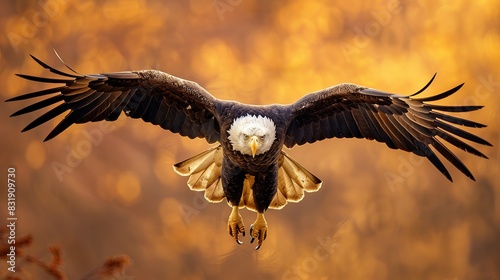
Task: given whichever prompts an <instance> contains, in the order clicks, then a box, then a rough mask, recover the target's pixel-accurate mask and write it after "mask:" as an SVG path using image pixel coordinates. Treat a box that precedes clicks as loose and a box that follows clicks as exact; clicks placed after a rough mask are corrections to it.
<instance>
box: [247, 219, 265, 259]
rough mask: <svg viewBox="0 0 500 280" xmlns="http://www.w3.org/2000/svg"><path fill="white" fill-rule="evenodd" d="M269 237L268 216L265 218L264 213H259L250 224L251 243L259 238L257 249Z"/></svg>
mask: <svg viewBox="0 0 500 280" xmlns="http://www.w3.org/2000/svg"><path fill="white" fill-rule="evenodd" d="M266 237H267V222H266V218H264V213H257V219H256V220H255V222H254V223H253V224H252V225H251V226H250V243H253V241H254V240H255V239H257V247H255V250H259V248H260V246H261V245H262V242H263V241H264V240H265V239H266Z"/></svg>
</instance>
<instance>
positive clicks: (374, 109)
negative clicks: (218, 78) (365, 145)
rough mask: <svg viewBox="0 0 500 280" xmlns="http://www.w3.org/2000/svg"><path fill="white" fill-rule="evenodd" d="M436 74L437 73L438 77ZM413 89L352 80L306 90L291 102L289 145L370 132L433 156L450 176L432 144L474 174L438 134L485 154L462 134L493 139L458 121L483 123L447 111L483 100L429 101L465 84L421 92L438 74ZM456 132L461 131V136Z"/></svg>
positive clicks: (473, 138)
mask: <svg viewBox="0 0 500 280" xmlns="http://www.w3.org/2000/svg"><path fill="white" fill-rule="evenodd" d="M435 76H436V75H434V77H435ZM434 77H432V79H431V81H430V82H429V83H428V84H427V85H426V86H425V87H424V88H422V89H421V90H420V91H418V92H417V93H415V94H412V95H408V96H404V95H398V94H391V93H386V92H382V91H378V90H374V89H370V88H366V87H362V86H358V85H354V84H340V85H336V86H333V87H330V88H327V89H324V90H321V91H317V92H314V93H311V94H308V95H306V96H304V97H303V98H301V99H300V100H298V101H297V102H295V103H293V104H291V105H290V111H291V112H292V116H293V120H292V122H291V124H290V126H289V128H288V130H287V132H286V139H285V145H286V146H287V147H289V148H291V147H293V146H294V145H296V144H297V145H302V144H305V143H313V142H316V141H319V140H323V139H326V138H333V137H337V138H344V137H345V138H352V137H356V138H366V139H369V140H373V139H375V140H376V141H379V142H384V143H386V144H387V146H388V147H389V148H392V149H401V150H405V151H409V152H412V153H414V154H417V155H419V156H424V157H427V159H429V160H430V161H431V162H432V164H434V166H435V167H436V168H437V169H438V170H439V171H441V173H443V175H445V176H446V178H448V179H449V180H450V181H452V179H451V176H450V174H449V173H448V170H446V168H445V166H444V165H443V164H442V162H441V161H440V160H439V158H438V157H437V156H436V154H435V153H434V151H433V150H432V149H431V148H430V147H432V148H434V149H435V150H436V151H438V152H439V153H440V154H441V155H443V156H444V157H445V158H446V159H447V160H448V161H450V162H451V163H452V164H453V165H454V166H455V167H456V168H458V169H459V170H460V171H462V172H463V173H464V174H465V175H466V176H467V177H469V178H471V179H472V180H475V179H474V176H473V175H472V173H471V172H470V171H469V170H468V169H467V167H466V166H465V165H464V164H463V163H462V161H460V159H458V158H457V156H456V155H455V154H453V153H452V152H451V151H450V150H449V149H448V148H447V147H446V146H445V145H443V143H442V142H441V141H440V139H443V140H445V141H447V142H448V143H450V144H452V145H454V146H456V147H458V148H460V149H462V150H464V151H466V152H469V153H471V154H474V155H477V156H480V157H483V158H487V157H486V156H485V155H484V154H482V153H481V152H479V151H478V150H477V149H475V148H474V147H472V146H471V145H469V144H467V143H465V142H464V141H462V140H461V139H460V138H463V139H466V140H469V141H472V142H475V143H478V144H483V145H488V146H491V144H490V143H488V142H487V141H485V140H484V139H481V138H480V137H478V136H475V135H474V134H471V133H469V132H466V131H464V130H462V129H460V128H457V127H456V126H453V124H455V125H462V126H468V127H485V125H483V124H480V123H477V122H473V121H470V120H466V119H463V118H459V117H455V116H451V115H448V114H447V112H469V111H474V110H478V109H480V108H482V107H483V106H443V105H434V104H428V103H427V102H429V101H436V100H440V99H443V98H446V97H447V96H449V95H451V94H453V93H455V92H456V91H458V90H459V89H460V88H461V87H462V85H463V84H461V85H459V86H457V87H454V88H452V89H450V90H448V91H446V92H443V93H441V94H438V95H434V96H431V97H422V98H418V97H417V96H418V94H420V93H421V92H423V91H424V90H425V89H426V88H427V87H428V86H429V85H430V84H431V83H432V81H433V80H434ZM456 136H458V137H460V138H457V137H456Z"/></svg>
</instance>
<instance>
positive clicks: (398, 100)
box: [7, 56, 491, 249]
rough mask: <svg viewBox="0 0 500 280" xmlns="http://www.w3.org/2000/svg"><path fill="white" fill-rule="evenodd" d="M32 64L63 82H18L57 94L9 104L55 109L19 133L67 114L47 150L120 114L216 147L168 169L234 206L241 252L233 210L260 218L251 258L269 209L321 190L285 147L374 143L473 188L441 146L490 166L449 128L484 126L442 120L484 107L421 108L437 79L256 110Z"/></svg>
mask: <svg viewBox="0 0 500 280" xmlns="http://www.w3.org/2000/svg"><path fill="white" fill-rule="evenodd" d="M32 58H33V59H34V60H35V61H36V62H37V63H38V64H40V65H41V66H42V67H44V68H46V69H48V70H50V71H51V72H53V73H55V74H57V75H60V76H61V77H59V78H44V77H37V76H30V75H24V74H18V76H20V77H22V78H25V79H27V80H31V81H35V82H44V83H50V84H62V85H61V86H57V87H53V88H49V89H44V90H40V91H36V92H32V93H27V94H24V95H20V96H17V97H14V98H11V99H9V100H7V101H18V100H25V99H31V98H35V97H41V96H50V97H48V98H46V99H43V100H41V101H38V102H36V103H33V104H31V105H29V106H27V107H25V108H23V109H21V110H19V111H17V112H15V113H13V114H12V116H18V115H22V114H26V113H30V112H33V111H36V110H39V109H42V108H46V107H47V106H51V105H54V104H58V105H56V106H55V107H53V108H52V109H50V110H49V111H47V112H46V113H44V114H42V115H41V116H39V117H38V118H36V119H35V120H34V121H33V122H31V123H30V124H28V125H27V126H26V127H25V128H24V129H23V131H27V130H30V129H32V128H34V127H37V126H39V125H41V124H43V123H45V122H47V121H48V120H51V119H53V118H54V117H56V116H58V115H60V114H62V113H64V112H67V111H69V113H68V114H66V115H65V117H64V118H63V119H62V121H61V122H60V123H59V124H58V125H57V126H56V127H55V128H54V129H53V130H52V131H51V132H50V133H49V135H48V136H47V137H46V138H45V141H47V140H50V139H52V138H54V137H55V136H57V135H58V134H59V133H61V132H62V131H64V130H65V129H67V128H68V127H69V126H71V125H72V124H75V123H86V122H95V121H102V120H107V121H114V120H116V119H117V118H118V117H119V116H120V115H121V113H122V112H124V113H125V115H126V116H128V117H131V118H140V119H142V120H144V121H145V122H149V123H152V124H154V125H159V126H160V127H162V128H163V129H166V130H170V131H171V132H174V133H179V134H180V135H182V136H187V137H189V138H192V139H193V138H197V137H199V138H205V139H206V141H207V142H208V143H217V145H216V146H214V147H212V148H211V149H209V150H207V151H205V152H203V153H201V154H199V155H196V156H194V157H192V158H190V159H188V160H185V161H183V162H180V163H178V164H175V165H174V170H175V171H176V172H177V173H179V174H180V175H182V176H189V179H188V186H189V187H190V189H191V190H195V191H204V192H205V198H206V199H207V200H208V201H210V202H220V201H222V200H223V199H224V198H226V199H227V202H228V204H229V205H230V206H231V207H232V211H231V214H230V215H229V220H228V226H227V229H228V231H229V234H230V235H231V236H233V238H234V239H235V240H236V242H237V243H238V244H241V243H242V242H241V241H240V240H239V234H242V235H243V236H244V235H245V226H244V224H243V220H242V218H241V215H240V214H239V209H240V208H244V207H246V208H248V209H251V210H254V211H256V212H257V218H256V220H255V222H254V223H253V224H252V225H251V227H250V242H251V243H252V242H253V241H254V240H257V243H258V244H257V247H256V249H258V248H259V247H260V246H261V245H262V242H263V241H264V239H266V236H267V231H268V227H267V222H266V220H265V218H264V212H265V211H266V210H267V209H269V208H274V209H280V208H282V207H284V206H285V204H287V202H289V201H291V202H298V201H300V200H301V199H302V198H303V196H304V192H314V191H317V190H318V189H319V188H320V187H321V183H322V182H321V180H320V179H318V178H317V177H316V176H314V175H313V174H312V173H311V172H309V171H308V170H306V169H305V168H304V167H302V166H301V165H300V164H299V163H298V162H296V161H295V160H293V159H292V158H291V157H290V156H289V155H287V154H286V153H285V152H284V151H283V147H287V148H292V147H293V146H295V145H303V144H305V143H314V142H316V141H320V140H323V139H327V138H353V137H355V138H365V139H368V140H376V141H378V142H383V143H385V144H386V145H387V146H388V147H389V148H391V149H401V150H404V151H408V152H411V153H414V154H416V155H418V156H422V157H426V158H427V159H428V160H429V161H430V162H431V163H432V164H433V165H434V166H435V167H436V168H437V169H438V170H439V171H440V172H441V173H442V174H443V175H444V176H445V177H446V178H448V180H450V181H452V178H451V176H450V173H449V172H448V171H447V169H446V168H445V166H444V165H443V163H442V162H441V160H440V159H439V158H438V157H437V156H436V154H435V152H434V150H435V151H437V152H439V153H440V154H441V155H442V156H444V158H446V159H447V160H448V161H449V162H451V164H453V165H454V166H455V167H456V168H457V169H458V170H460V171H461V172H462V173H463V174H465V175H466V176H467V177H469V178H470V179H472V180H475V179H474V176H473V175H472V173H471V172H470V171H469V169H467V167H466V166H465V165H464V164H463V163H462V161H460V159H458V158H457V157H456V156H455V154H453V153H452V152H451V151H450V150H449V149H448V148H447V147H446V146H445V145H443V143H442V141H441V140H444V141H446V142H448V143H449V144H451V145H454V146H456V147H458V148H460V149H462V150H464V151H466V152H469V153H471V154H474V155H476V156H480V157H483V158H487V157H486V156H485V155H484V154H482V153H481V152H480V151H478V150H477V149H476V148H474V147H472V146H471V145H470V144H467V143H466V142H464V141H463V140H462V139H465V140H469V141H471V142H475V143H478V144H482V145H488V146H491V144H490V143H488V142H487V141H485V140H484V139H482V138H480V137H478V136H475V135H474V134H471V133H469V132H466V131H464V130H462V129H460V128H458V127H456V126H454V125H461V126H467V127H477V128H480V127H485V125H483V124H480V123H477V122H473V121H470V120H466V119H463V118H459V117H456V116H451V115H449V114H447V112H469V111H474V110H478V109H480V108H482V106H473V105H471V106H445V105H436V104H430V103H427V102H430V101H437V100H441V99H443V98H446V97H448V96H450V95H451V94H453V93H455V92H456V91H458V90H459V89H460V88H461V87H462V85H463V84H461V85H458V86H456V87H454V88H452V89H450V90H448V91H446V92H443V93H440V94H437V95H434V96H430V97H419V96H418V95H419V94H420V93H421V92H423V91H424V90H426V89H427V87H428V86H429V85H430V84H431V83H432V81H433V80H434V77H435V75H434V76H433V77H432V79H431V80H430V81H429V82H428V83H427V84H426V85H425V86H424V87H423V88H422V89H421V90H419V91H418V92H416V93H414V94H412V95H400V94H392V93H387V92H383V91H379V90H375V89H371V88H368V87H364V86H358V85H355V84H349V83H344V84H339V85H335V86H332V87H329V88H326V89H323V90H320V91H316V92H313V93H309V94H307V95H305V96H304V97H302V98H301V99H299V100H298V101H296V102H295V103H292V104H288V105H281V104H274V105H263V106H256V105H247V104H242V103H239V102H237V101H229V100H220V99H217V98H215V97H213V96H212V95H211V94H210V93H208V92H207V91H206V90H205V89H203V88H202V87H201V86H199V85H198V84H197V83H195V82H192V81H188V80H184V79H181V78H178V77H175V76H172V75H170V74H167V73H164V72H161V71H157V70H140V71H125V72H114V73H104V74H91V75H82V74H79V73H78V72H76V71H74V70H73V69H72V68H70V67H69V66H67V65H66V64H65V65H66V67H67V68H68V69H69V70H70V71H71V72H63V71H60V70H57V69H56V68H53V67H51V66H49V65H47V64H45V63H44V62H42V61H41V60H39V59H37V58H36V57H34V56H32ZM61 61H62V60H61ZM63 63H64V62H63ZM431 147H432V148H433V149H431Z"/></svg>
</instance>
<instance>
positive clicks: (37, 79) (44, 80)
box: [16, 74, 73, 84]
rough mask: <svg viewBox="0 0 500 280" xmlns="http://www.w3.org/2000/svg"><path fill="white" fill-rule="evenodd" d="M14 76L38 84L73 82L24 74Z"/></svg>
mask: <svg viewBox="0 0 500 280" xmlns="http://www.w3.org/2000/svg"><path fill="white" fill-rule="evenodd" d="M16 76H18V77H21V78H23V79H26V80H30V81H35V82H40V83H54V84H68V83H71V82H73V80H68V79H56V78H44V77H37V76H31V75H25V74H16Z"/></svg>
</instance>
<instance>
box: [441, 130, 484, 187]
mask: <svg viewBox="0 0 500 280" xmlns="http://www.w3.org/2000/svg"><path fill="white" fill-rule="evenodd" d="M431 145H432V146H433V147H434V148H435V149H436V150H437V151H438V152H439V153H441V154H442V155H443V156H444V157H445V158H446V159H447V160H448V161H449V162H451V163H452V164H453V165H454V166H455V167H456V168H457V169H458V170H460V171H462V173H464V174H465V176H467V177H469V178H471V179H472V180H473V181H476V179H475V178H474V176H473V175H472V173H471V172H470V171H469V169H468V168H467V167H466V166H465V165H464V164H463V162H462V161H461V160H460V159H458V158H457V156H456V155H455V154H453V153H452V152H451V151H450V150H449V149H448V148H446V147H445V146H444V145H443V144H442V143H441V142H439V141H438V140H437V139H433V141H432V142H431Z"/></svg>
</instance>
